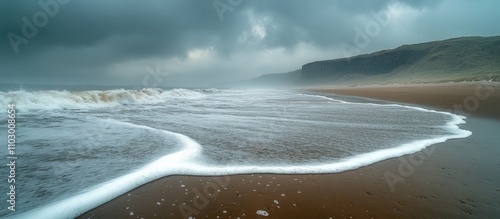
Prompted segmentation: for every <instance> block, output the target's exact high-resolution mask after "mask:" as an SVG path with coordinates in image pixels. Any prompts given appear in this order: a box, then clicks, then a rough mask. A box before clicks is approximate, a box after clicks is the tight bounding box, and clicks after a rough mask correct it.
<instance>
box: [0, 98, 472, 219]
mask: <svg viewBox="0 0 500 219" xmlns="http://www.w3.org/2000/svg"><path fill="white" fill-rule="evenodd" d="M341 99H343V97H340V96H339V97H335V98H334V99H332V98H329V97H324V96H317V95H310V94H300V93H297V92H293V91H280V90H271V91H270V90H267V91H266V90H217V89H198V90H188V89H172V90H161V89H143V90H123V89H117V90H87V91H85V90H82V91H54V90H52V91H49V90H40V91H10V92H0V104H3V105H6V104H8V103H10V102H16V105H17V108H18V113H17V117H18V122H17V126H18V135H17V138H18V143H17V145H18V148H17V154H18V156H19V164H18V168H19V170H18V171H19V176H18V179H19V183H16V187H17V185H18V187H17V191H19V192H20V194H19V199H18V200H17V201H18V202H17V204H18V206H19V208H18V209H19V210H18V211H20V212H25V211H28V210H31V209H33V208H38V210H39V209H44V208H46V209H48V208H50V207H44V206H46V205H47V204H48V203H52V202H55V203H64V202H66V203H71V204H70V206H73V207H72V208H70V209H66V210H69V211H73V213H74V214H77V213H78V212H79V213H83V212H84V211H86V210H88V209H86V208H88V207H89V206H90V207H92V204H94V207H95V205H98V204H99V203H100V202H104V201H107V200H104V199H108V200H109V199H111V198H113V197H116V196H117V195H120V191H121V190H116V191H114V192H113V191H110V192H109V194H107V195H105V196H104V197H105V198H102V197H100V198H99V197H96V196H95V194H96V193H97V191H99V192H103V191H102V190H100V188H102V187H104V185H106V182H108V183H113V184H115V185H116V186H117V187H122V188H123V190H124V191H121V192H122V193H123V192H126V191H128V190H130V189H132V188H134V187H135V186H138V185H140V184H143V183H147V182H149V181H152V180H154V179H156V178H159V177H162V176H165V175H171V174H203V175H220V174H235V173H249V172H272V173H319V172H324V173H328V172H339V171H345V170H348V169H353V168H357V167H360V166H364V165H368V164H371V163H373V162H376V161H380V160H383V159H387V158H390V157H397V156H401V155H403V154H408V153H413V152H415V151H418V150H421V149H422V148H424V147H426V146H428V145H429V144H432V143H437V142H442V141H445V140H447V139H449V138H461V137H466V136H468V135H470V132H468V131H465V130H460V129H459V128H458V127H457V126H456V125H457V124H459V123H462V122H463V120H462V117H459V116H456V115H453V114H449V113H442V112H435V111H429V110H424V109H420V108H414V107H405V106H400V105H394V104H374V103H354V102H345V101H343V100H341ZM0 120H1V122H5V121H6V117H5V115H2V117H1V118H0ZM0 132H1V133H2V134H3V133H6V129H5V127H3V126H2V127H1V128H0ZM424 140H425V142H424ZM429 142H430V143H429ZM396 149H397V150H396ZM1 155H2V156H4V157H5V156H6V152H5V151H2V154H1ZM153 167H154V168H153ZM1 171H2V172H1V174H3V175H6V174H7V172H6V169H5V168H2V169H1ZM139 173H140V174H139ZM111 180H114V181H111ZM102 183H104V184H102ZM104 192H106V191H104ZM77 195H81V197H85V199H86V200H88V201H87V202H88V203H90V204H89V205H88V206H87V205H84V204H83V203H79V202H72V201H68V200H71V197H76V196H77ZM78 197H79V196H78ZM54 206H57V204H56V205H54ZM82 206H85V207H82ZM6 213H7V212H5V211H2V214H1V215H6ZM52 213H53V212H52ZM25 217H28V216H25Z"/></svg>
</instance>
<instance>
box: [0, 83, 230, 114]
mask: <svg viewBox="0 0 500 219" xmlns="http://www.w3.org/2000/svg"><path fill="white" fill-rule="evenodd" d="M217 92H220V91H219V90H217V89H198V90H189V89H172V90H162V89H153V88H147V89H142V90H124V89H116V90H104V91H100V90H93V91H56V90H47V91H35V92H26V91H10V92H0V104H2V105H7V104H10V103H16V106H17V108H19V109H27V110H30V109H49V110H50V109H86V108H98V107H112V106H117V105H126V104H150V103H151V104H152V103H159V102H164V101H166V100H171V99H175V98H200V97H203V96H205V95H207V94H211V93H217Z"/></svg>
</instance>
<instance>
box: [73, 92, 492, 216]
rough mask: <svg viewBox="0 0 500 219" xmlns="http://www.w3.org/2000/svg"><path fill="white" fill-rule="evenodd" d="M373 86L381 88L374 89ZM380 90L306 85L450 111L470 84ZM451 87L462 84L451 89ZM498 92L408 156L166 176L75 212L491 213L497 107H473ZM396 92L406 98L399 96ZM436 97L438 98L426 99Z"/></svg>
mask: <svg viewBox="0 0 500 219" xmlns="http://www.w3.org/2000/svg"><path fill="white" fill-rule="evenodd" d="M374 89H381V90H380V91H379V92H380V93H376V90H374ZM387 89H388V88H369V89H368V90H367V88H345V89H339V88H335V89H327V90H324V89H321V90H314V91H315V92H318V91H321V92H324V93H335V94H341V95H353V96H360V97H368V98H374V97H376V96H377V95H385V94H387V92H389V93H392V96H388V97H387V98H386V100H390V101H397V102H406V103H412V104H419V105H420V106H422V105H423V106H424V108H428V107H435V108H439V109H441V110H443V109H444V110H447V111H449V112H452V113H454V112H453V111H451V110H453V108H450V107H447V106H449V104H450V103H452V104H453V103H456V102H457V101H459V98H460V97H462V98H463V99H465V98H467V97H468V96H471V95H475V94H474V91H475V90H474V89H475V87H470V86H469V88H463V87H461V86H460V87H454V88H452V89H451V90H450V89H448V91H446V90H443V89H442V88H438V90H433V89H428V87H426V89H425V90H421V89H420V90H419V89H417V88H409V89H405V90H406V91H404V92H402V90H400V89H401V88H400V89H399V90H398V89H396V90H387ZM343 90H344V91H343ZM457 90H464V91H463V92H461V93H458V94H457V93H454V92H457ZM416 91H418V92H416ZM436 91H439V92H437V93H436ZM498 91H500V89H496V91H495V92H492V95H491V96H490V98H486V99H482V100H480V101H481V102H480V105H479V106H478V107H477V109H476V110H474V111H470V112H467V113H471V114H472V115H471V116H469V117H468V118H467V119H466V122H467V123H466V124H462V125H460V127H461V128H462V129H466V130H470V131H472V132H473V135H472V136H470V137H469V138H465V139H451V140H448V141H447V142H444V143H439V144H435V145H432V146H430V147H428V148H426V149H424V151H422V152H418V153H415V154H413V155H406V156H403V157H399V158H392V159H388V160H385V161H381V162H378V163H375V164H371V165H368V166H364V167H361V168H358V169H355V170H350V171H346V172H341V173H333V174H305V175H283V174H241V175H230V176H222V177H210V176H167V177H163V178H161V179H158V180H155V181H153V182H150V183H148V184H145V185H142V186H140V187H138V188H136V189H134V190H132V191H130V192H128V193H126V194H124V195H121V196H119V197H118V198H115V199H113V200H112V201H110V202H107V203H105V204H104V205H101V206H99V207H97V208H95V209H93V210H90V211H88V212H87V213H85V214H83V215H81V216H80V217H79V218H111V217H120V218H121V217H129V218H141V217H143V218H165V217H172V218H187V217H188V216H193V217H194V218H205V217H210V218H216V217H217V216H219V218H237V217H240V218H245V217H246V218H256V217H259V215H257V213H256V212H257V210H265V211H266V212H267V213H268V214H269V217H270V218H276V217H280V218H281V217H283V218H293V217H299V218H308V217H309V218H311V217H312V218H329V217H332V218H336V217H341V218H349V217H353V218H359V217H361V218H387V217H412V218H415V217H416V218H419V217H420V218H421V217H444V216H446V217H471V218H474V217H477V218H484V217H488V216H492V215H497V216H499V215H500V192H499V190H498V188H497V186H496V185H498V183H499V182H500V177H499V176H497V175H498V174H496V173H498V171H499V170H500V161H498V160H497V159H496V157H495V156H494V155H495V154H498V152H500V149H498V147H495V146H496V144H497V143H498V142H499V140H500V137H498V136H497V134H496V133H495V130H498V128H500V121H499V120H498V118H500V115H499V114H500V112H499V111H496V114H495V115H493V114H490V113H491V111H490V110H489V109H481V108H487V107H495V106H496V105H498V104H499V103H500V102H499V101H498V98H499V97H500V95H499V92H498ZM422 92H423V93H429V92H430V93H432V92H435V93H434V95H433V96H432V97H431V98H428V100H426V101H427V104H423V102H425V99H421V98H418V97H419V96H421V94H422ZM446 92H448V93H446ZM450 92H451V93H450ZM354 94H357V95H354ZM398 95H399V97H398ZM403 97H404V98H407V99H406V100H403V101H401V98H403ZM427 97H429V96H428V95H427ZM450 97H453V98H450ZM457 98H458V99H457ZM439 99H441V101H442V102H445V103H441V102H438V103H439V104H437V105H436V104H435V105H433V104H432V103H436V101H438V100H439ZM463 99H462V100H463ZM469 99H470V98H469ZM478 100H479V99H478ZM446 107H447V108H446ZM484 116H487V117H484ZM492 118H494V119H493V120H492ZM471 145H472V146H471ZM477 169H480V170H481V171H477ZM391 184H392V186H391ZM182 212H184V214H183V213H182ZM131 213H132V214H133V215H131Z"/></svg>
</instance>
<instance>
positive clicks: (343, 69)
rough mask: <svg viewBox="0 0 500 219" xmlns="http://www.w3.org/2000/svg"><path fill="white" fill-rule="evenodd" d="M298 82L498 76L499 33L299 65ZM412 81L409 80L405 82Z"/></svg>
mask: <svg viewBox="0 0 500 219" xmlns="http://www.w3.org/2000/svg"><path fill="white" fill-rule="evenodd" d="M301 72H302V73H301V77H300V79H299V83H301V84H328V83H345V82H353V83H356V81H364V82H369V81H370V80H371V79H373V80H381V81H379V82H378V83H380V82H384V81H385V82H388V83H391V82H405V80H407V81H406V83H409V82H439V81H447V80H448V81H457V80H485V79H486V80H488V79H495V80H498V79H500V36H496V37H463V38H454V39H449V40H444V41H435V42H428V43H421V44H414V45H404V46H401V47H398V48H396V49H392V50H384V51H379V52H375V53H372V54H367V55H359V56H355V57H351V58H342V59H335V60H326V61H316V62H312V63H307V64H305V65H303V66H302V71H301ZM408 80H411V81H408Z"/></svg>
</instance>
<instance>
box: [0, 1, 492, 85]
mask: <svg viewBox="0 0 500 219" xmlns="http://www.w3.org/2000/svg"><path fill="white" fill-rule="evenodd" d="M499 10H500V1H497V0H477V1H473V0H422V1H418V0H399V1H397V0H378V1H368V0H366V1H361V0H345V1H340V0H339V1H335V0H311V1H299V0H275V1H271V0H265V1H264V0H259V1H257V0H255V1H253V0H252V1H251V0H217V1H213V0H206V1H203V0H157V1H155V0H151V1H135V0H114V1H105V0H85V1H84V0H39V1H17V0H3V1H0V83H50V84H68V83H69V84H128V85H139V86H153V85H164V86H206V85H209V84H211V83H214V82H222V81H235V80H242V79H249V78H252V77H256V76H259V75H262V74H265V73H278V72H287V71H291V70H295V69H299V68H300V67H301V66H302V65H303V64H305V63H307V62H311V61H315V60H324V59H333V58H341V57H346V56H351V55H356V54H360V53H370V52H373V51H377V50H381V49H390V48H395V47H397V46H400V45H402V44H411V43H419V42H426V41H432V40H440V39H446V38H452V37H460V36H492V35H500V28H499V26H498V25H499V24H498V22H499V21H500V13H499V12H498V11H499Z"/></svg>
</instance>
